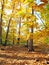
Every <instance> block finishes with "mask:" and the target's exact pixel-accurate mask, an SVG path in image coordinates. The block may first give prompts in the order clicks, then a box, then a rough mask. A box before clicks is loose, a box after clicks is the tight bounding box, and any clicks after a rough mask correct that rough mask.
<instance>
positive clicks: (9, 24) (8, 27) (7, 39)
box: [4, 18, 11, 46]
mask: <svg viewBox="0 0 49 65" xmlns="http://www.w3.org/2000/svg"><path fill="white" fill-rule="evenodd" d="M10 21H11V18H10V20H9V23H8V27H7V33H6V38H5V43H4V46H6V45H7V40H8V33H9V27H10Z"/></svg>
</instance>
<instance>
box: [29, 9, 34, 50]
mask: <svg viewBox="0 0 49 65" xmlns="http://www.w3.org/2000/svg"><path fill="white" fill-rule="evenodd" d="M32 14H34V10H33V9H32ZM30 32H31V33H33V27H32V28H30ZM28 51H34V48H33V39H31V38H30V39H29V40H28Z"/></svg>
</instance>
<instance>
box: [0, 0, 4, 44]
mask: <svg viewBox="0 0 49 65" xmlns="http://www.w3.org/2000/svg"><path fill="white" fill-rule="evenodd" d="M1 6H2V7H1V10H2V12H3V9H4V0H3V2H1ZM2 12H1V14H0V44H2V16H3V13H2Z"/></svg>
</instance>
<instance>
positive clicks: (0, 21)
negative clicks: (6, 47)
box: [0, 14, 2, 44]
mask: <svg viewBox="0 0 49 65" xmlns="http://www.w3.org/2000/svg"><path fill="white" fill-rule="evenodd" d="M0 44H2V14H1V16H0Z"/></svg>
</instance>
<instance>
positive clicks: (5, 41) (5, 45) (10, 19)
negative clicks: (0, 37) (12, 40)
mask: <svg viewBox="0 0 49 65" xmlns="http://www.w3.org/2000/svg"><path fill="white" fill-rule="evenodd" d="M14 6H15V3H14V4H13V9H12V13H13V11H14ZM11 19H12V16H11V17H10V19H9V23H8V27H7V33H6V38H5V43H4V46H6V45H7V40H8V33H9V28H10V22H11Z"/></svg>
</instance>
